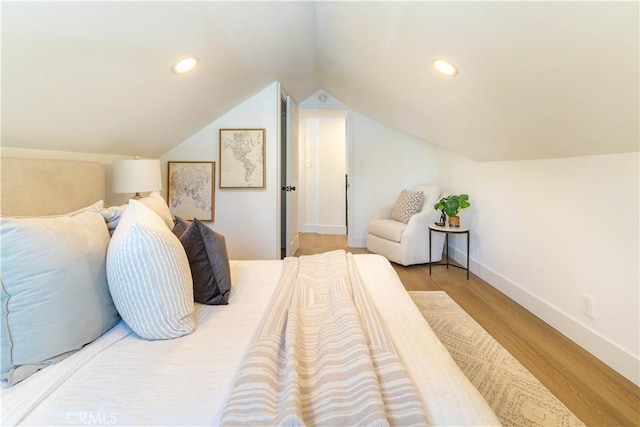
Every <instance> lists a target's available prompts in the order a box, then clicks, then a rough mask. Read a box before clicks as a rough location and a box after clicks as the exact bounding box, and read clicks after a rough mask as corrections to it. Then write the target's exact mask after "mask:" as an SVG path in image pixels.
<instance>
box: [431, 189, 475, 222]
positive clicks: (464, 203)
mask: <svg viewBox="0 0 640 427" xmlns="http://www.w3.org/2000/svg"><path fill="white" fill-rule="evenodd" d="M469 206H471V203H469V196H468V195H467V194H459V195H455V194H453V195H451V196H447V197H443V198H441V199H440V200H438V203H436V204H435V205H433V208H434V209H437V210H439V211H442V212H444V213H445V214H447V216H448V217H449V218H451V217H452V216H458V212H460V210H461V209H464V208H468V207H469Z"/></svg>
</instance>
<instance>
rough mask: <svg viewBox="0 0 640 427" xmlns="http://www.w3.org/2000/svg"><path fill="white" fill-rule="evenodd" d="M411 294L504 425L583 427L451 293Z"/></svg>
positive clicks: (441, 339)
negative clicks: (452, 297)
mask: <svg viewBox="0 0 640 427" xmlns="http://www.w3.org/2000/svg"><path fill="white" fill-rule="evenodd" d="M409 294H410V295H411V298H413V301H414V302H415V303H416V305H417V306H418V308H419V309H420V312H421V313H422V315H423V316H424V318H425V319H427V322H428V323H429V325H431V328H432V329H433V330H434V332H435V333H436V335H437V336H438V338H440V341H442V343H443V344H444V346H445V347H446V348H447V350H449V353H451V355H452V356H453V359H454V360H455V361H456V363H457V364H458V366H460V369H462V371H463V372H464V373H465V375H466V376H467V377H468V378H469V379H470V380H471V382H472V383H473V385H475V386H476V388H477V389H478V390H479V391H480V393H481V394H482V396H484V398H485V400H486V401H487V402H488V403H489V406H491V408H492V409H493V410H494V411H495V413H496V415H497V416H498V418H499V419H500V421H501V422H502V423H503V424H504V425H505V426H584V424H583V423H582V422H581V421H580V420H579V419H578V418H577V417H576V416H575V415H574V414H573V413H572V412H571V411H569V409H567V407H566V406H564V404H562V402H560V401H559V400H558V399H557V398H556V397H555V396H554V395H553V394H551V392H550V391H549V390H548V389H547V388H546V387H545V386H543V385H542V383H540V381H538V380H537V379H536V378H535V377H534V376H533V374H531V373H530V372H529V371H528V370H527V369H525V367H524V366H522V365H521V364H520V362H518V361H517V360H516V359H515V358H514V357H513V356H512V355H511V354H509V352H508V351H507V350H505V349H504V347H502V346H501V345H500V344H499V343H498V342H497V341H496V340H495V339H493V337H492V336H491V335H489V333H488V332H487V331H485V330H484V329H483V328H482V327H481V326H480V325H479V324H478V323H477V322H476V321H475V320H473V318H472V317H471V316H469V315H468V314H467V313H466V312H465V311H464V310H463V309H462V308H461V307H460V306H459V305H458V304H456V302H455V301H454V300H453V299H451V297H449V295H447V294H446V293H445V292H442V291H430V292H409Z"/></svg>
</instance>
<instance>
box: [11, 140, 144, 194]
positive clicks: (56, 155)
mask: <svg viewBox="0 0 640 427" xmlns="http://www.w3.org/2000/svg"><path fill="white" fill-rule="evenodd" d="M0 155H2V156H6V157H25V158H32V159H60V160H80V161H90V162H98V163H102V164H103V165H104V170H105V184H106V188H105V200H104V204H105V206H114V205H121V204H124V203H127V201H128V200H129V198H130V197H131V196H133V195H132V194H128V195H127V194H116V193H113V192H112V191H111V165H112V163H113V161H114V160H117V159H128V158H131V157H130V156H115V155H109V154H96V153H75V152H69V151H52V150H32V149H27V148H13V147H2V148H1V149H0ZM78 179H82V178H81V177H79V178H78Z"/></svg>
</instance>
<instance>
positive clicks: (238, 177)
mask: <svg viewBox="0 0 640 427" xmlns="http://www.w3.org/2000/svg"><path fill="white" fill-rule="evenodd" d="M265 133H266V131H265V129H220V157H219V159H220V188H235V189H249V188H265V160H264V156H265Z"/></svg>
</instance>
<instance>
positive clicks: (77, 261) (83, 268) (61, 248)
mask: <svg viewBox="0 0 640 427" xmlns="http://www.w3.org/2000/svg"><path fill="white" fill-rule="evenodd" d="M0 239H1V240H2V248H1V251H0V284H1V287H0V294H1V297H2V298H1V317H0V319H1V323H2V325H1V327H2V346H1V354H0V356H1V362H2V379H3V380H5V381H7V385H13V384H15V383H17V382H19V381H22V380H23V379H25V378H27V377H28V376H29V375H31V374H33V373H34V372H36V371H37V370H38V369H41V368H43V367H45V366H47V365H50V364H52V363H55V362H57V361H59V360H61V359H64V358H65V357H67V356H69V355H70V354H71V353H73V352H74V351H76V350H79V349H80V348H82V346H84V345H85V344H88V343H90V342H92V341H93V340H95V339H96V338H97V337H99V336H100V335H102V334H103V333H104V332H105V331H107V330H108V329H109V328H111V327H112V326H113V325H114V324H115V323H116V322H117V321H118V320H119V317H118V313H117V311H116V309H115V306H114V304H113V300H112V299H111V295H110V294H109V288H108V285H107V277H106V268H105V261H106V254H107V247H108V245H109V232H108V230H107V226H106V224H105V221H104V219H103V217H102V215H101V214H100V213H98V212H97V211H95V210H89V211H85V212H81V213H79V214H75V215H71V216H56V217H39V218H0Z"/></svg>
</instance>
